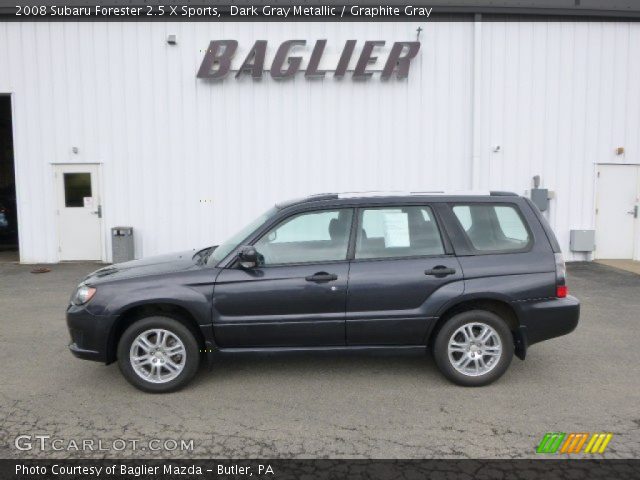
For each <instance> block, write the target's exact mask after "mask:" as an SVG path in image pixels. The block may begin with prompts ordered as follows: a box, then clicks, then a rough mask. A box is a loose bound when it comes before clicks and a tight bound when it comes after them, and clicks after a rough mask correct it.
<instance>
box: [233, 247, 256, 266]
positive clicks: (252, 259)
mask: <svg viewBox="0 0 640 480" xmlns="http://www.w3.org/2000/svg"><path fill="white" fill-rule="evenodd" d="M238 259H239V260H240V266H241V267H242V268H255V267H257V266H258V259H259V254H258V251H257V250H256V248H255V247H252V246H251V245H245V246H244V247H241V248H240V252H239V253H238Z"/></svg>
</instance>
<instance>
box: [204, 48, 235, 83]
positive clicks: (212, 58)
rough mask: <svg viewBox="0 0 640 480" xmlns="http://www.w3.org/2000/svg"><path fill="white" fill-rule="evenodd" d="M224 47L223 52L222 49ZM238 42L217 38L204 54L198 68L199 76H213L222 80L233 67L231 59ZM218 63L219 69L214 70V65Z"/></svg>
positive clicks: (212, 77)
mask: <svg viewBox="0 0 640 480" xmlns="http://www.w3.org/2000/svg"><path fill="white" fill-rule="evenodd" d="M222 47H224V50H223V51H222V53H220V51H219V50H220V49H221V48H222ZM236 48H238V42H237V41H236V40H215V41H213V42H211V43H210V44H209V48H208V49H207V51H206V53H205V54H204V58H203V59H202V64H201V65H200V70H198V75H197V77H198V78H211V79H214V80H220V79H223V78H224V77H226V76H227V74H228V73H229V68H231V59H232V58H233V54H234V53H236ZM216 63H217V64H218V65H219V66H218V69H217V70H213V66H214V65H215V64H216Z"/></svg>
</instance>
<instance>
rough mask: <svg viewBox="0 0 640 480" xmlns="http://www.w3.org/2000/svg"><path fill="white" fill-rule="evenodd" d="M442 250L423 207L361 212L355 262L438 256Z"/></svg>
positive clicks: (434, 222) (432, 218) (434, 224)
mask: <svg viewBox="0 0 640 480" xmlns="http://www.w3.org/2000/svg"><path fill="white" fill-rule="evenodd" d="M443 253H444V247H443V245H442V239H441V237H440V232H439V230H438V225H437V224H436V221H435V219H434V217H433V212H432V211H431V209H430V208H429V207H426V206H414V207H398V208H370V209H367V210H364V211H363V212H362V221H361V228H360V231H359V232H358V240H357V243H356V255H355V256H356V258H390V257H412V256H425V255H442V254H443Z"/></svg>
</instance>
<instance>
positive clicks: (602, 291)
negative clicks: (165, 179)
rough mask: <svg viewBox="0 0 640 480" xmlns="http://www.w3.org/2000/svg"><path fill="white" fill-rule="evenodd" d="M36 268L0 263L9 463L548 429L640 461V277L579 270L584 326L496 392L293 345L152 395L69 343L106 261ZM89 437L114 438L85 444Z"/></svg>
mask: <svg viewBox="0 0 640 480" xmlns="http://www.w3.org/2000/svg"><path fill="white" fill-rule="evenodd" d="M31 268H32V266H28V265H16V264H0V362H1V364H2V382H1V384H0V403H1V413H0V457H3V458H39V457H42V458H44V457H47V458H52V457H53V458H66V457H68V458H76V457H89V458H102V457H111V458H116V457H120V458H152V457H162V458H177V457H196V458H247V457H249V458H251V457H253V458H255V457H262V458H282V457H296V458H526V457H529V458H530V457H535V453H534V450H535V447H536V445H537V444H538V442H539V441H540V439H541V438H542V435H543V434H544V433H545V432H548V431H562V432H613V433H614V437H613V440H612V441H611V443H610V445H609V447H608V449H607V452H606V453H605V454H604V455H603V456H604V457H605V458H634V457H635V458H638V457H640V408H639V405H640V375H638V369H637V365H638V358H639V357H638V345H637V344H636V340H637V338H636V337H637V334H638V331H639V328H640V325H639V323H638V322H639V319H640V315H639V314H638V312H640V276H638V275H635V274H632V273H627V272H623V271H620V270H615V269H613V268H611V267H606V266H603V265H597V264H586V263H581V264H573V265H570V266H569V285H570V290H571V293H573V294H574V295H576V296H577V297H578V298H579V299H580V300H581V302H582V316H581V321H580V325H579V326H578V328H577V330H576V331H575V332H573V333H572V334H570V335H568V336H565V337H560V338H557V339H554V340H550V341H547V342H544V343H540V344H537V345H535V346H533V347H532V348H531V349H530V350H529V353H528V357H527V360H526V361H524V362H522V361H520V360H518V359H515V358H514V361H513V363H512V365H511V367H510V369H509V370H508V371H507V373H506V374H505V375H504V376H503V377H502V378H501V379H500V380H499V381H498V382H496V383H494V384H493V385H490V386H488V387H483V388H476V389H466V388H461V387H457V386H454V385H452V384H450V383H448V382H447V381H446V380H445V379H444V378H443V377H441V376H440V374H439V373H438V371H437V369H436V367H435V364H434V363H433V361H432V360H431V359H430V358H429V357H427V356H425V357H403V356H384V357H375V356H354V355H348V356H344V355H343V356H335V355H307V356H290V355H287V356H259V357H225V358H221V359H219V360H218V361H217V362H216V364H215V366H214V368H213V370H212V371H210V372H209V371H207V370H206V369H203V370H202V371H201V372H200V373H199V374H198V376H197V377H196V378H195V380H194V381H193V382H192V383H191V384H190V385H189V386H188V387H187V388H186V389H184V390H182V391H180V392H176V393H172V394H167V395H150V394H145V393H142V392H140V391H138V390H136V389H134V388H133V387H132V386H130V385H129V384H128V383H127V382H126V381H125V380H124V379H123V378H122V376H121V375H120V372H119V370H118V367H117V365H115V364H113V365H109V366H104V365H101V364H98V363H94V362H88V361H82V360H78V359H75V358H73V357H72V356H71V354H70V353H69V352H68V351H67V347H66V345H67V343H68V334H67V328H66V324H65V318H64V311H65V307H66V304H67V301H68V298H69V295H70V294H71V291H72V290H73V288H74V286H75V285H76V284H77V282H78V281H79V280H80V279H81V278H82V277H83V276H84V275H85V274H87V273H88V272H89V271H92V270H95V269H96V268H97V266H96V265H95V264H88V263H86V264H60V265H52V266H50V268H51V270H52V271H51V272H50V273H45V274H39V275H36V274H31V273H29V272H30V270H31ZM18 435H31V436H34V435H50V436H51V439H54V438H55V439H59V442H58V444H57V446H58V447H62V448H63V449H62V450H59V451H54V450H52V449H51V445H50V444H48V448H46V449H45V450H44V451H41V450H40V449H39V448H38V447H37V442H34V443H33V445H34V448H33V449H32V450H27V451H21V450H18V449H17V448H16V447H15V445H14V441H15V438H16V437H17V436H18ZM83 439H89V440H94V442H97V441H98V440H101V441H102V442H103V445H102V446H103V448H110V447H112V448H111V449H108V450H101V451H97V450H93V451H91V450H85V451H77V450H75V449H74V448H73V443H72V442H74V441H75V442H79V443H80V442H81V441H82V440H83ZM118 439H122V440H124V441H125V442H126V447H125V448H124V449H123V450H115V449H113V448H118V449H119V448H120V447H121V446H122V443H121V442H116V443H115V444H114V443H113V442H114V440H118ZM149 439H159V440H166V439H170V440H177V441H178V442H179V441H180V440H181V439H182V440H187V444H188V443H189V442H188V441H189V440H193V450H191V451H189V450H187V451H180V450H179V449H177V450H171V451H151V450H150V449H149V448H145V449H143V448H141V447H144V445H145V442H146V441H148V440H149ZM132 440H136V441H139V443H138V445H137V447H138V448H137V449H135V450H134V449H133V448H132V446H131V441H132ZM69 445H71V447H69ZM23 446H24V445H23ZM170 447H172V444H171V445H170ZM94 448H97V447H96V443H94Z"/></svg>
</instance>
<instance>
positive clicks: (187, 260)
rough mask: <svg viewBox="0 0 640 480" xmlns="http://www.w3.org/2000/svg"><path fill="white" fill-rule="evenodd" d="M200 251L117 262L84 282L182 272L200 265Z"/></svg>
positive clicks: (89, 276)
mask: <svg viewBox="0 0 640 480" xmlns="http://www.w3.org/2000/svg"><path fill="white" fill-rule="evenodd" d="M199 251H201V250H187V251H184V252H178V253H171V254H167V255H158V256H155V257H148V258H144V259H141V260H132V261H130V262H123V263H115V264H113V265H109V266H107V267H104V268H101V269H99V270H96V271H95V272H92V273H90V274H89V275H87V276H86V277H85V279H84V280H83V282H84V283H88V284H90V285H95V284H99V283H102V282H107V281H109V282H111V281H113V280H120V279H125V278H135V277H144V276H149V275H166V274H169V273H174V272H181V271H184V270H188V269H190V268H194V267H198V259H199V258H200V256H199V255H196V253H198V252H199Z"/></svg>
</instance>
